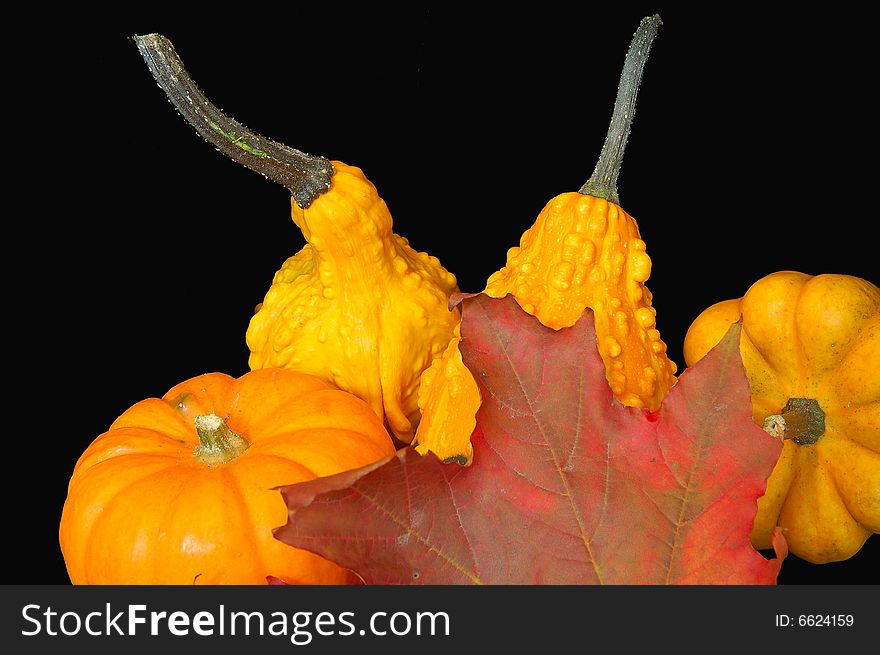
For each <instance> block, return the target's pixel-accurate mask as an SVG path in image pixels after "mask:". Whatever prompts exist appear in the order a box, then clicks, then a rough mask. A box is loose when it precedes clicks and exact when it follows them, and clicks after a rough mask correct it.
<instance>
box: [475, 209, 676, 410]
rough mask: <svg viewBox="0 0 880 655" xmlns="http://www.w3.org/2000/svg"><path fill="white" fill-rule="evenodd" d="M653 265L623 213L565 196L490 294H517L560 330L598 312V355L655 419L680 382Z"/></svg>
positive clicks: (614, 382)
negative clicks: (660, 324)
mask: <svg viewBox="0 0 880 655" xmlns="http://www.w3.org/2000/svg"><path fill="white" fill-rule="evenodd" d="M650 274H651V258H650V257H649V256H648V254H647V252H645V242H644V241H642V239H641V238H640V235H639V228H638V225H637V224H636V221H635V220H634V219H633V218H632V217H631V216H630V215H629V214H627V213H626V212H625V211H624V210H623V209H621V208H620V207H619V206H618V205H616V204H614V203H611V202H608V201H607V200H603V199H602V198H597V197H594V196H590V195H583V194H580V193H574V192H573V193H563V194H561V195H559V196H557V197H556V198H554V199H553V200H551V201H550V202H549V203H548V204H547V205H546V206H545V207H544V209H543V210H542V211H541V214H540V215H539V216H538V219H537V221H535V224H534V225H533V226H532V227H531V228H530V229H528V230H526V232H525V233H524V234H523V235H522V238H521V239H520V245H519V247H515V248H511V249H510V250H509V251H508V253H507V264H506V265H505V266H504V268H502V269H501V270H499V271H497V272H496V273H494V274H493V275H492V276H491V277H490V278H489V280H488V282H487V285H486V294H488V295H489V296H492V297H493V298H500V297H502V296H504V295H506V294H508V293H512V294H513V295H514V297H515V298H516V299H517V301H518V302H519V304H520V306H521V307H522V308H523V309H524V310H525V311H527V312H528V313H530V314H533V315H534V316H536V317H537V318H538V319H539V320H540V321H541V323H543V324H544V325H546V326H548V327H551V328H553V329H556V330H558V329H560V328H564V327H569V326H571V325H573V324H574V323H575V321H577V320H578V319H579V318H580V316H581V314H583V312H584V309H585V308H587V307H589V308H591V309H592V310H593V314H594V316H595V322H596V336H597V338H598V341H599V354H600V355H601V356H602V360H603V361H604V362H605V369H606V377H607V379H608V383H609V384H610V385H611V389H612V391H613V392H614V395H615V396H616V397H617V398H618V400H620V401H621V402H622V403H623V404H624V405H629V406H632V407H645V408H647V409H649V410H651V411H653V410H656V409H657V408H658V407H659V406H660V401H661V400H662V399H663V396H664V395H666V392H667V391H668V390H669V388H670V387H671V386H672V384H673V383H674V382H675V370H676V366H675V363H674V362H672V361H670V360H669V359H668V357H667V356H666V344H665V343H664V342H663V341H662V340H661V339H660V332H658V331H657V328H656V314H657V312H656V310H655V309H654V308H653V307H652V306H651V292H650V291H649V290H648V288H647V287H646V286H645V281H646V280H647V279H648V277H649V276H650Z"/></svg>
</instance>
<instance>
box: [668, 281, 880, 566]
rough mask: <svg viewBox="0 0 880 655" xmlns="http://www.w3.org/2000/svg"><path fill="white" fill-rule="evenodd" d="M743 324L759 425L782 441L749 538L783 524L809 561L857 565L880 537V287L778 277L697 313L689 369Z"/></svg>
mask: <svg viewBox="0 0 880 655" xmlns="http://www.w3.org/2000/svg"><path fill="white" fill-rule="evenodd" d="M740 317H742V326H743V329H742V336H741V338H740V352H741V355H742V360H743V364H744V366H745V369H746V373H747V374H748V378H749V383H750V386H751V392H752V408H753V411H754V419H755V421H757V422H758V423H759V424H761V425H763V426H764V428H765V429H766V430H767V431H768V432H770V433H771V434H776V435H778V436H780V437H781V438H783V439H784V446H783V449H782V454H781V455H780V457H779V460H778V462H777V464H776V467H775V468H774V469H773V473H772V474H771V476H770V478H769V480H768V481H767V490H766V493H765V494H764V496H763V497H762V498H761V499H760V500H759V501H758V514H757V517H756V518H755V523H754V527H753V531H752V543H753V544H754V545H755V547H756V548H769V547H770V539H771V535H772V531H773V528H774V527H776V526H777V525H778V526H779V527H781V528H782V533H783V535H784V536H785V539H786V541H787V542H788V545H789V549H790V550H791V552H792V553H794V554H795V555H797V556H798V557H800V558H802V559H805V560H808V561H810V562H814V563H824V562H831V561H839V560H845V559H848V558H849V557H852V555H854V554H855V553H856V552H858V551H859V549H860V548H861V547H862V545H863V544H864V543H865V541H866V540H867V539H868V537H870V536H871V534H873V533H875V532H878V531H880V373H878V371H880V289H878V288H877V287H876V286H875V285H874V284H872V283H870V282H868V281H867V280H864V279H861V278H858V277H853V276H849V275H836V274H835V275H817V276H815V277H813V276H810V275H806V274H804V273H798V272H794V271H780V272H777V273H773V274H771V275H768V276H766V277H764V278H762V279H760V280H758V281H757V282H755V283H754V284H753V285H752V286H751V287H750V288H749V290H748V291H747V292H746V294H745V295H744V296H743V297H742V298H738V299H734V300H726V301H723V302H720V303H717V304H715V305H712V306H711V307H709V308H708V309H706V310H705V311H703V312H702V313H701V314H700V315H699V316H698V317H697V318H696V320H695V321H694V322H693V324H692V325H691V326H690V328H689V329H688V332H687V335H686V337H685V342H684V357H685V362H686V363H687V365H688V366H693V365H694V364H695V363H696V362H697V361H699V360H700V359H701V358H702V357H703V356H704V355H705V354H706V353H707V352H708V351H709V350H710V349H711V348H712V347H713V346H714V345H715V344H716V343H718V341H720V339H721V337H722V336H723V335H724V334H725V333H726V331H727V329H728V328H729V327H730V325H731V324H732V323H733V322H735V321H737V320H739V319H740Z"/></svg>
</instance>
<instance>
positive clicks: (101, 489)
mask: <svg viewBox="0 0 880 655" xmlns="http://www.w3.org/2000/svg"><path fill="white" fill-rule="evenodd" d="M392 454H394V447H393V445H392V442H391V438H390V437H389V435H388V433H387V432H386V430H385V428H384V427H383V425H382V422H381V421H380V420H379V419H378V418H377V417H376V415H375V414H374V413H373V411H372V410H371V409H370V407H369V406H368V405H367V404H366V403H365V402H363V401H362V400H360V399H359V398H357V397H356V396H354V395H352V394H349V393H347V392H344V391H340V390H339V389H336V388H335V387H333V386H331V385H330V384H329V383H327V382H325V381H323V380H320V379H318V378H317V377H313V376H311V375H307V374H303V373H298V372H295V371H289V370H283V369H262V370H258V371H253V372H250V373H247V374H245V375H244V376H242V377H240V378H238V379H235V378H232V377H230V376H228V375H224V374H222V373H209V374H206V375H201V376H198V377H195V378H192V379H190V380H187V381H185V382H183V383H181V384H178V385H177V386H175V387H174V388H172V389H171V390H170V391H168V393H166V394H165V395H164V396H163V397H162V398H161V399H159V398H150V399H147V400H143V401H141V402H139V403H137V404H135V405H134V406H132V407H131V408H129V409H128V410H127V411H126V412H125V413H123V414H122V415H121V416H120V417H119V418H118V419H116V421H114V423H113V424H112V425H111V426H110V429H109V430H108V431H107V432H105V433H104V434H102V435H101V436H99V437H98V438H97V439H95V441H93V442H92V444H91V445H90V446H89V447H88V449H87V450H86V451H85V452H84V453H83V454H82V456H81V457H80V458H79V461H78V462H77V464H76V467H75V469H74V472H73V476H72V478H71V480H70V484H69V488H68V495H67V500H66V501H65V503H64V510H63V513H62V517H61V526H60V542H61V550H62V553H63V555H64V561H65V563H66V565H67V571H68V574H69V575H70V579H71V581H72V582H73V583H74V584H193V583H196V584H265V582H266V576H267V575H272V576H275V577H277V578H280V579H281V580H283V581H285V582H287V583H302V584H346V583H352V582H356V581H357V580H356V578H355V577H354V575H353V574H352V573H350V572H349V571H346V570H344V569H342V568H340V567H338V566H337V565H336V564H333V563H332V562H329V561H327V560H325V559H323V558H321V557H318V556H317V555H314V554H312V553H309V552H307V551H303V550H298V549H295V548H292V547H290V546H288V545H286V544H284V543H282V542H280V541H278V540H277V539H275V538H274V536H273V534H272V530H273V529H274V528H276V527H279V526H281V525H283V524H284V523H285V522H286V520H287V508H286V507H285V505H284V501H283V500H282V498H281V495H280V493H279V492H278V491H277V490H274V487H277V486H280V485H285V484H292V483H295V482H301V481H304V480H311V479H314V478H316V477H319V476H326V475H331V474H334V473H338V472H340V471H344V470H348V469H352V468H357V467H360V466H365V465H367V464H371V463H373V462H375V461H378V460H380V459H382V458H384V457H387V456H389V455H392Z"/></svg>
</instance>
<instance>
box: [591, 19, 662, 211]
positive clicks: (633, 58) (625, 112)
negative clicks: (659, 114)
mask: <svg viewBox="0 0 880 655" xmlns="http://www.w3.org/2000/svg"><path fill="white" fill-rule="evenodd" d="M661 24H662V21H661V20H660V16H658V15H656V14H655V15H654V16H648V17H646V18H643V19H642V22H641V23H640V24H639V27H638V29H637V30H636V33H635V34H634V35H633V39H632V42H631V43H630V45H629V50H627V53H626V59H625V60H624V62H623V71H622V72H621V74H620V83H619V85H618V87H617V99H616V100H615V101H614V112H613V113H612V115H611V124H610V125H609V126H608V134H607V135H606V136H605V143H604V144H603V145H602V152H601V153H600V154H599V161H598V162H597V163H596V168H595V170H594V171H593V175H592V177H590V179H589V180H587V182H586V183H585V184H584V185H583V186H582V187H581V188H580V192H581V193H582V194H584V195H589V196H596V197H597V198H604V199H605V200H607V201H609V202H613V203H615V204H617V205H619V204H620V198H619V196H618V195H617V178H618V176H619V175H620V166H621V164H622V163H623V152H624V149H625V148H626V140H627V138H629V132H630V128H631V127H632V121H633V116H634V115H635V113H636V97H637V96H638V94H639V85H640V84H641V82H642V72H643V71H644V69H645V63H646V62H647V61H648V53H649V52H650V51H651V44H652V43H653V42H654V37H655V36H657V30H658V29H659V28H660V25H661Z"/></svg>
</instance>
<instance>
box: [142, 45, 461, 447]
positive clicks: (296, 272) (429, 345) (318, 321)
mask: <svg viewBox="0 0 880 655" xmlns="http://www.w3.org/2000/svg"><path fill="white" fill-rule="evenodd" d="M135 41H136V42H137V44H138V47H139V49H140V51H141V54H142V55H143V56H144V59H145V60H146V62H147V65H148V66H149V68H150V71H151V72H152V73H153V76H154V77H155V78H156V80H157V81H158V83H159V86H160V87H161V88H162V89H163V90H164V91H165V92H166V94H167V95H168V97H169V99H170V100H171V101H172V103H174V105H175V106H176V107H177V108H178V110H179V111H180V113H181V114H182V115H183V116H184V118H185V119H186V120H187V121H188V122H189V123H190V124H191V125H192V126H193V127H195V129H196V130H197V131H198V132H199V133H200V134H201V135H202V136H203V137H204V138H206V139H207V140H209V141H210V142H212V143H213V144H214V145H216V146H217V147H218V148H219V149H220V150H221V151H222V152H224V153H225V154H227V155H229V156H230V157H232V158H233V159H235V160H236V161H237V162H239V163H241V164H243V165H245V166H247V167H249V168H251V169H253V170H255V171H257V172H259V173H261V174H263V175H265V176H266V177H269V178H271V179H273V180H275V181H276V182H279V183H280V184H282V185H284V186H286V187H287V188H288V189H290V191H291V194H292V199H291V207H292V216H293V220H294V222H295V223H296V225H297V226H298V227H299V228H300V229H301V230H302V233H303V236H304V237H305V239H306V242H307V243H306V245H305V246H304V247H303V248H302V249H301V250H300V251H299V252H298V253H297V254H295V255H294V256H292V257H290V258H289V259H288V260H287V261H286V262H284V264H283V265H282V267H281V269H280V270H279V271H278V272H277V273H276V274H275V277H274V279H273V281H272V286H271V287H270V289H269V291H268V293H267V294H266V296H265V298H264V300H263V302H262V303H261V305H260V306H259V307H258V311H257V312H256V314H255V315H254V317H253V318H252V320H251V322H250V325H249V327H248V331H247V335H246V340H247V344H248V347H249V349H250V351H251V355H250V360H249V363H250V366H251V368H252V369H259V368H266V367H283V368H289V369H293V370H297V371H301V372H304V373H309V374H312V375H315V376H318V377H320V378H322V379H325V380H327V381H329V382H332V383H334V384H335V385H337V386H338V387H339V388H341V389H343V390H345V391H349V392H351V393H354V394H355V395H357V396H359V397H360V398H362V399H363V400H364V401H366V402H367V403H368V404H369V405H370V406H371V407H372V408H373V410H374V411H375V412H376V414H377V415H378V416H379V417H380V418H381V419H383V420H384V421H385V423H386V425H387V426H388V428H389V429H390V430H391V431H392V432H393V433H394V435H395V436H397V437H398V438H399V439H401V440H403V441H405V442H409V441H410V440H411V439H412V436H413V431H414V429H415V426H416V424H417V423H418V421H419V417H420V412H419V407H418V395H419V380H420V376H421V374H422V371H424V370H425V369H426V368H427V367H428V366H429V365H430V363H431V361H432V359H433V358H434V357H436V356H439V355H440V354H441V353H442V352H443V350H444V348H446V346H447V344H448V343H449V341H450V339H451V338H452V336H453V330H454V328H455V326H456V324H457V323H458V320H459V311H458V309H454V310H452V311H450V310H449V307H448V300H449V296H450V294H451V293H452V292H453V291H456V290H457V287H456V280H455V276H454V275H452V273H450V272H449V271H447V270H446V269H444V268H443V266H441V264H440V262H439V261H438V260H437V258H436V257H432V256H429V255H428V254H427V253H424V252H417V251H416V250H414V249H413V248H411V247H410V246H409V244H408V242H407V240H406V239H404V238H403V237H400V236H398V235H397V234H395V233H394V232H393V230H392V219H391V214H390V213H389V211H388V207H387V206H386V204H385V202H384V201H383V200H382V199H381V198H380V197H379V195H378V193H377V191H376V187H375V186H374V185H373V184H372V183H371V182H370V181H369V180H368V179H367V178H366V177H365V176H364V173H363V171H361V169H359V168H357V167H354V166H348V165H346V164H344V163H342V162H339V161H328V160H327V159H325V158H323V157H316V156H312V155H307V154H305V153H303V152H300V151H298V150H295V149H293V148H290V147H288V146H285V145H283V144H279V143H276V142H274V141H271V140H269V139H266V138H265V137H262V136H260V135H258V134H255V133H253V132H252V131H250V130H248V129H247V128H246V127H244V126H243V125H241V124H240V123H238V122H236V121H234V120H233V119H231V118H229V117H228V116H225V115H224V114H223V113H222V112H220V110H219V109H217V108H216V107H215V106H214V105H213V104H212V103H210V101H209V100H208V99H207V98H206V97H205V96H204V94H203V93H202V91H201V90H200V89H199V88H198V87H197V86H196V84H195V83H194V82H193V81H192V80H191V79H190V77H189V75H188V74H187V72H186V70H185V69H184V67H183V64H182V62H181V61H180V58H179V57H178V56H177V54H176V52H175V51H174V48H173V47H172V45H171V43H170V42H169V41H168V40H167V39H165V38H164V37H162V36H159V35H156V34H153V35H149V36H139V37H136V38H135Z"/></svg>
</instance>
